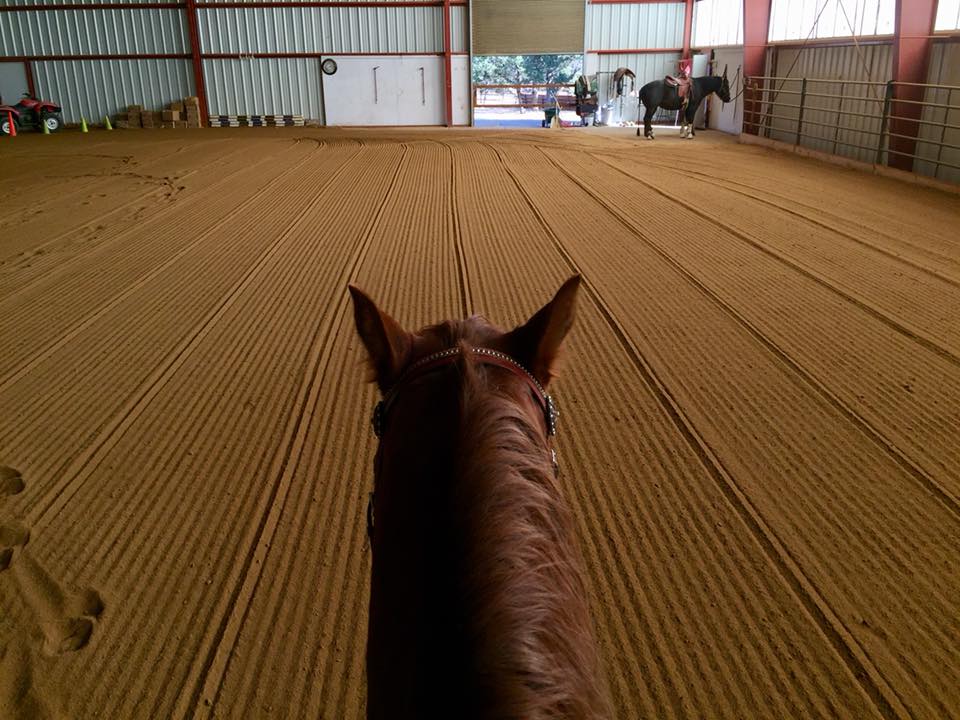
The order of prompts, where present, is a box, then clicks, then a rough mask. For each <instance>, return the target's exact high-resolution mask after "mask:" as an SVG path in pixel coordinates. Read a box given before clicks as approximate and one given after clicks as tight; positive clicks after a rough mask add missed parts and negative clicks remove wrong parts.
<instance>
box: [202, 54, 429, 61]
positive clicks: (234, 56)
mask: <svg viewBox="0 0 960 720" xmlns="http://www.w3.org/2000/svg"><path fill="white" fill-rule="evenodd" d="M411 55H413V56H417V57H424V56H436V57H442V56H443V53H442V52H337V53H320V52H285V53H201V55H200V58H201V59H203V60H243V59H244V58H253V59H254V60H263V59H266V58H320V57H334V58H338V57H407V56H411ZM187 57H189V56H187Z"/></svg>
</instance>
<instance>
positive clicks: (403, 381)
mask: <svg viewBox="0 0 960 720" xmlns="http://www.w3.org/2000/svg"><path fill="white" fill-rule="evenodd" d="M467 351H468V352H470V353H472V355H473V356H474V358H475V359H476V361H477V362H479V363H480V364H482V365H492V366H494V367H500V368H504V369H506V370H509V371H510V372H511V373H513V374H514V375H516V376H517V377H519V378H520V379H521V380H523V381H524V382H525V383H526V384H527V387H528V388H529V389H530V392H531V394H532V395H533V397H534V399H535V400H536V401H537V404H538V405H539V406H540V408H541V409H542V411H543V418H544V421H545V423H546V428H547V441H548V447H549V448H550V458H551V461H552V462H553V471H554V473H559V471H560V466H559V464H558V463H557V452H556V450H554V448H553V445H552V444H550V442H549V439H550V438H551V437H554V436H555V435H556V434H557V418H558V417H559V415H560V411H559V410H557V405H556V403H555V402H554V400H553V397H552V396H550V395H548V394H547V392H546V390H544V389H543V386H542V385H541V384H540V382H539V381H538V380H537V379H536V378H535V377H534V376H533V374H531V373H530V371H529V370H527V369H526V368H525V367H524V366H523V365H521V364H520V363H519V362H517V361H516V360H514V359H513V358H512V357H510V356H509V355H507V354H506V353H502V352H500V351H499V350H491V349H490V348H467ZM462 354H463V350H462V349H461V348H460V347H451V348H447V349H446V350H441V351H440V352H435V353H433V354H432V355H427V356H426V357H424V358H421V359H419V360H417V361H416V362H415V363H413V364H412V365H411V366H410V367H409V368H407V369H406V371H405V372H404V373H403V375H401V376H400V379H399V380H397V382H396V383H394V384H393V386H392V387H391V388H390V389H389V390H387V391H386V392H385V393H384V395H383V399H382V400H381V401H380V402H378V403H377V405H376V407H374V409H373V419H372V423H373V433H374V435H376V436H377V437H378V438H380V443H379V445H378V447H377V455H376V459H375V460H374V462H375V465H376V473H377V475H379V474H380V462H381V459H382V456H383V433H384V431H385V429H386V422H387V418H388V415H389V413H390V408H391V407H392V406H393V404H394V402H395V401H396V399H397V396H398V395H399V394H400V391H401V390H402V389H403V387H404V386H405V385H408V384H409V383H411V382H412V381H414V380H416V379H418V378H420V377H422V376H424V375H426V374H428V373H431V372H433V371H435V370H438V369H440V368H443V367H446V366H448V365H453V364H454V363H456V362H457V359H458V358H459V357H460V356H461V355H462ZM367 537H368V538H369V539H370V540H371V542H372V541H373V493H370V498H369V500H368V502H367Z"/></svg>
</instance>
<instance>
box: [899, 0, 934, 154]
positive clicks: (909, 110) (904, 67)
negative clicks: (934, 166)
mask: <svg viewBox="0 0 960 720" xmlns="http://www.w3.org/2000/svg"><path fill="white" fill-rule="evenodd" d="M908 5H909V8H908V7H907V6H908ZM936 18H937V0H909V2H905V0H897V4H896V17H895V19H894V29H893V81H894V82H907V83H925V82H926V81H927V70H928V68H929V66H930V49H931V47H932V46H933V41H932V40H931V39H930V37H929V36H930V35H931V34H932V33H933V25H934V22H935V21H936ZM923 95H924V88H922V87H914V86H910V85H894V86H893V102H892V103H891V106H890V114H891V115H893V116H898V117H899V118H910V119H909V120H905V119H897V120H890V132H891V133H892V134H891V137H890V149H891V150H894V151H896V152H898V153H907V155H912V154H913V153H915V152H916V149H917V141H916V137H917V134H918V133H919V132H920V123H918V122H915V120H919V119H920V116H921V114H922V113H923V106H922V105H915V104H913V103H910V102H897V101H898V100H913V101H922V100H923ZM894 134H895V135H905V136H906V137H895V136H894ZM887 164H888V165H890V166H891V167H895V168H900V169H901V170H913V158H912V157H906V156H904V155H897V154H895V153H888V155H887Z"/></svg>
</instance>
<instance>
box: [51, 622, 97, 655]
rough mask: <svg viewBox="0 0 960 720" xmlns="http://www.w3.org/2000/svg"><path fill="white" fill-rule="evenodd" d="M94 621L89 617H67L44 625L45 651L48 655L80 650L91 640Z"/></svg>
mask: <svg viewBox="0 0 960 720" xmlns="http://www.w3.org/2000/svg"><path fill="white" fill-rule="evenodd" d="M92 634H93V621H91V620H90V619H89V618H82V617H81V618H67V619H66V620H61V621H59V622H56V623H44V625H43V637H44V643H43V651H44V652H45V653H46V654H47V655H62V654H63V653H68V652H73V651H75V650H79V649H80V648H82V647H83V646H84V645H86V644H87V643H88V642H89V641H90V636H91V635H92Z"/></svg>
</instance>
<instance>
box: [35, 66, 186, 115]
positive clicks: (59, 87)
mask: <svg viewBox="0 0 960 720" xmlns="http://www.w3.org/2000/svg"><path fill="white" fill-rule="evenodd" d="M33 74H34V82H35V83H36V86H37V92H38V94H40V95H41V96H43V97H46V98H51V99H53V100H55V101H56V102H58V103H59V104H60V105H61V106H62V107H63V116H64V120H65V121H66V122H68V123H78V122H80V118H81V116H82V117H84V118H86V119H87V120H102V119H103V116H104V115H111V116H112V115H114V114H115V113H117V112H120V111H122V110H124V109H125V108H126V107H127V106H128V105H130V104H139V105H143V106H144V107H145V108H149V109H153V110H159V109H161V108H163V107H165V106H166V105H167V103H170V102H172V101H174V100H178V99H180V98H183V97H187V96H188V95H193V94H194V93H195V92H196V90H195V88H194V86H193V70H192V68H191V66H190V61H189V60H160V59H156V60H149V59H143V60H82V61H77V60H44V61H40V62H34V63H33Z"/></svg>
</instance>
